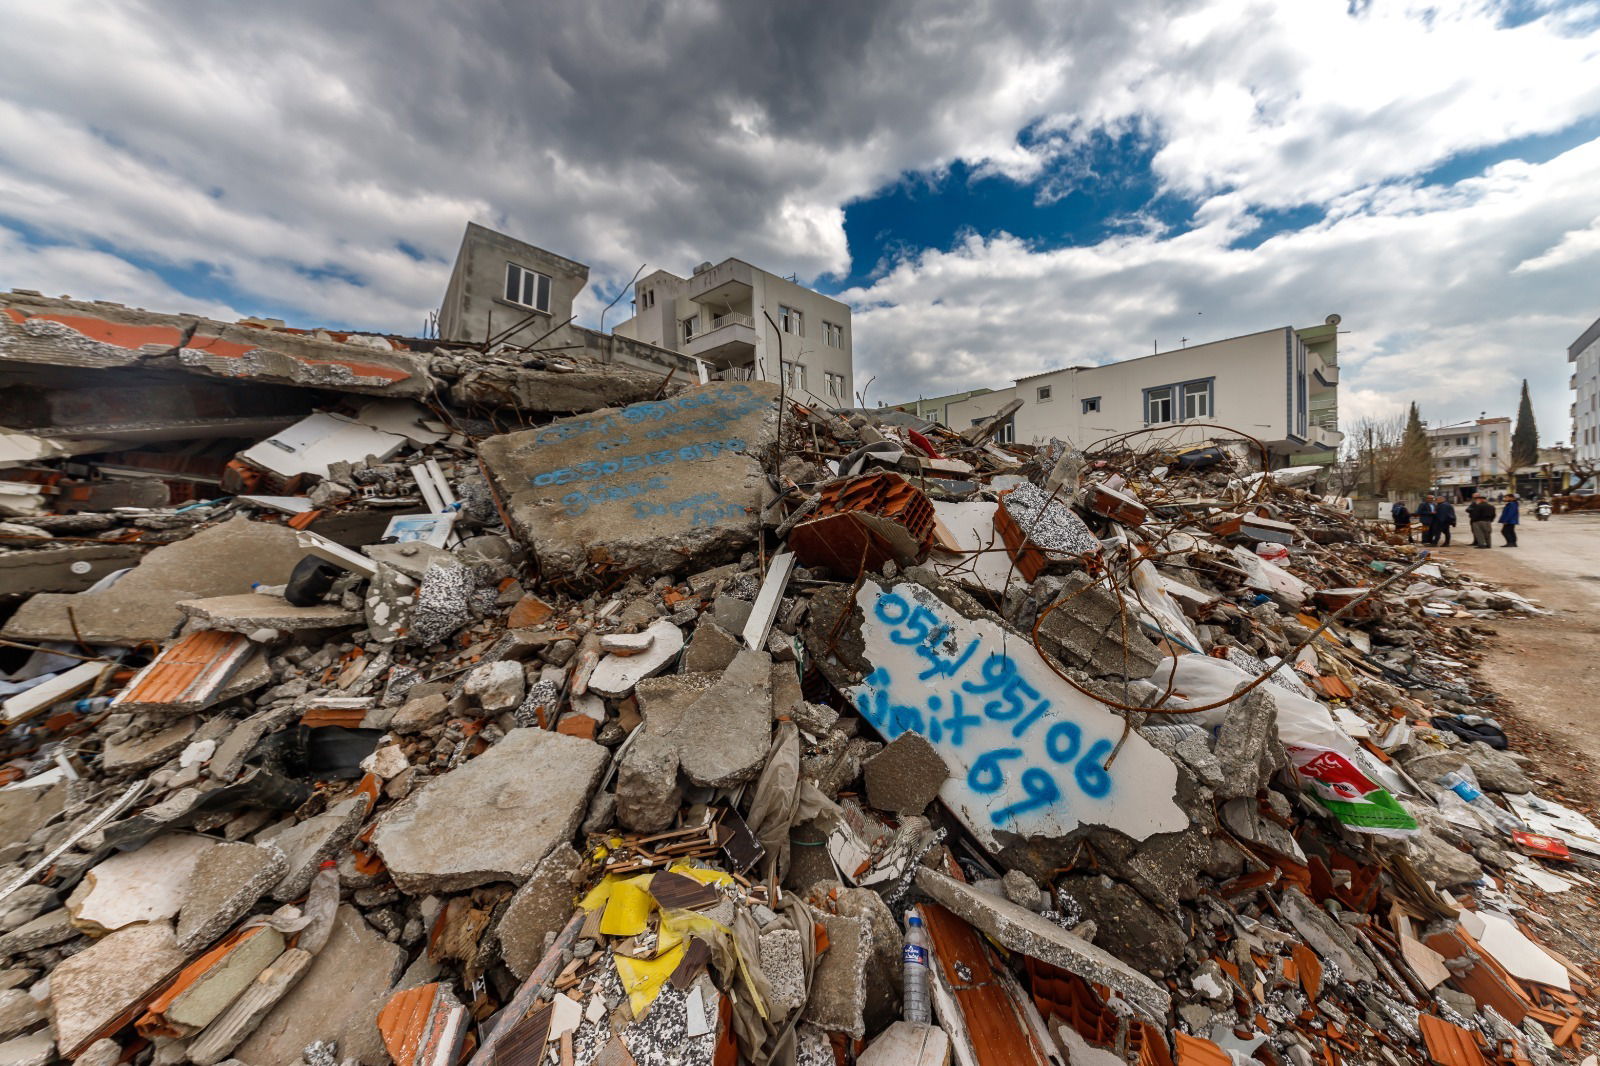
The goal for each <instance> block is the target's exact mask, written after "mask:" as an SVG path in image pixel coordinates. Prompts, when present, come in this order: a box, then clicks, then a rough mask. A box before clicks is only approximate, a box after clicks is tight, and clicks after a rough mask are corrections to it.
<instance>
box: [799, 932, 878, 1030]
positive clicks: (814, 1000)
mask: <svg viewBox="0 0 1600 1066" xmlns="http://www.w3.org/2000/svg"><path fill="white" fill-rule="evenodd" d="M816 920H817V923H818V924H819V925H821V926H822V927H823V929H825V930H826V931H827V933H828V950H827V951H825V952H823V953H822V954H821V955H820V956H819V957H818V958H817V966H816V970H815V972H813V973H812V975H811V997H810V999H808V1000H807V1001H806V1010H805V1020H806V1021H808V1022H810V1023H811V1024H813V1025H815V1026H817V1027H818V1028H820V1029H826V1030H828V1031H829V1032H832V1033H846V1034H848V1035H850V1036H852V1037H854V1038H855V1039H857V1040H860V1039H861V1038H862V1037H863V1036H865V1035H866V1030H867V1023H866V1019H865V1017H864V1015H863V1012H864V1010H865V1009H866V979H867V960H868V959H869V958H871V956H872V933H871V931H870V930H869V929H868V928H867V923H865V922H863V921H858V920H856V919H854V918H845V917H842V916H840V915H837V914H822V913H818V914H817V915H816Z"/></svg>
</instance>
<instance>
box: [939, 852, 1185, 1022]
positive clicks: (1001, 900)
mask: <svg viewBox="0 0 1600 1066" xmlns="http://www.w3.org/2000/svg"><path fill="white" fill-rule="evenodd" d="M917 887H918V888H920V889H921V890H922V891H923V892H925V893H927V894H928V895H929V896H930V897H932V899H933V900H934V901H935V902H936V903H938V904H940V905H941V906H943V907H946V908H947V909H949V910H950V911H951V912H952V913H953V914H955V916H956V917H958V918H960V919H962V920H963V921H965V922H967V923H968V924H969V925H971V926H973V928H975V929H977V930H979V931H980V932H982V933H985V934H987V935H989V936H991V937H993V938H994V939H995V940H996V941H997V942H998V943H999V944H1001V945H1002V946H1004V947H1007V948H1010V949H1011V950H1012V951H1020V952H1022V953H1023V954H1024V955H1030V956H1032V957H1033V958H1036V959H1039V960H1041V961H1043V962H1048V963H1050V964H1051V965H1054V966H1059V967H1061V968H1062V969H1063V970H1067V971H1069V972H1071V973H1075V974H1077V975H1078V976H1079V977H1082V978H1083V979H1084V980H1086V981H1088V982H1090V983H1091V984H1101V985H1105V986H1106V987H1107V988H1111V989H1113V990H1115V991H1117V992H1121V993H1122V994H1123V995H1124V996H1125V997H1127V999H1128V1001H1129V1002H1130V1003H1132V1004H1133V1005H1134V1006H1136V1007H1138V1008H1139V1009H1140V1010H1142V1011H1144V1012H1145V1014H1147V1015H1148V1016H1149V1017H1150V1018H1152V1019H1155V1020H1163V1021H1164V1019H1165V1018H1166V1016H1167V1010H1168V1008H1169V1007H1170V1006H1171V998H1172V997H1171V996H1169V995H1168V994H1167V990H1166V989H1164V988H1162V987H1161V986H1160V985H1158V984H1156V983H1155V982H1154V981H1152V980H1151V979H1150V978H1148V977H1146V976H1145V975H1144V974H1142V973H1140V972H1139V971H1138V970H1135V969H1133V968H1132V967H1131V966H1128V965H1127V964H1126V963H1124V962H1123V961H1122V960H1120V959H1118V958H1117V957H1116V956H1115V955H1112V954H1111V953H1110V952H1108V951H1105V950H1102V949H1101V948H1097V947H1095V946H1094V945H1093V944H1091V943H1089V942H1088V941H1087V940H1085V939H1083V938H1082V937H1079V936H1073V935H1072V934H1071V933H1069V932H1067V931H1066V930H1065V929H1063V928H1061V927H1060V926H1059V925H1056V924H1055V923H1054V922H1052V921H1050V920H1048V919H1046V918H1043V917H1041V916H1040V915H1037V914H1035V913H1034V912H1033V911H1030V910H1026V909H1024V908H1022V907H1019V906H1017V905H1016V904H1015V903H1012V902H1011V901H1010V900H1008V899H1006V898H1005V897H1004V896H995V895H991V894H989V893H987V892H983V891H981V890H979V889H976V888H974V887H972V886H971V885H968V884H964V883H963V882H960V881H957V880H956V879H955V878H953V877H946V876H945V875H944V874H942V873H939V872H938V871H937V870H931V869H929V868H927V867H923V868H921V869H919V870H918V871H917Z"/></svg>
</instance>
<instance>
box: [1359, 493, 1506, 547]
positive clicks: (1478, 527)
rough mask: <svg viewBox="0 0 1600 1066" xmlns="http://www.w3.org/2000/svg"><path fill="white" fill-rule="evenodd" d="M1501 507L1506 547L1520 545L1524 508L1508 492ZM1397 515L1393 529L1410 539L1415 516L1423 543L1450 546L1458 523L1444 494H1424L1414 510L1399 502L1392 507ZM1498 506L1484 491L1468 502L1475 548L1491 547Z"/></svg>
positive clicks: (1453, 509)
mask: <svg viewBox="0 0 1600 1066" xmlns="http://www.w3.org/2000/svg"><path fill="white" fill-rule="evenodd" d="M1501 502H1502V506H1501V508H1500V534H1501V536H1503V537H1505V542H1506V544H1505V546H1506V547H1508V548H1515V547H1516V546H1517V526H1518V525H1519V524H1520V523H1521V520H1522V508H1521V506H1520V504H1519V503H1518V501H1517V498H1516V497H1515V496H1512V495H1511V494H1510V493H1507V494H1506V496H1505V498H1504V499H1503V500H1502V501H1501ZM1389 510H1390V515H1391V516H1392V517H1393V518H1394V528H1395V529H1396V531H1398V532H1402V533H1404V534H1405V535H1406V539H1407V540H1408V541H1409V540H1410V539H1411V533H1412V529H1411V520H1412V519H1413V518H1415V519H1416V521H1417V524H1418V525H1420V526H1421V527H1422V543H1424V544H1429V545H1437V546H1439V547H1444V548H1448V547H1449V546H1450V531H1451V530H1452V529H1454V528H1455V525H1456V521H1457V518H1456V508H1455V504H1453V503H1451V502H1450V501H1449V500H1447V499H1446V498H1445V497H1443V496H1434V495H1431V494H1430V495H1428V496H1424V497H1423V499H1422V502H1421V503H1420V504H1418V505H1417V509H1416V511H1411V510H1410V509H1408V508H1407V507H1406V505H1405V504H1404V503H1400V502H1396V503H1395V505H1394V506H1393V507H1391V508H1390V509H1389ZM1494 522H1495V506H1494V504H1492V503H1490V502H1489V498H1488V497H1487V496H1485V495H1484V494H1483V493H1481V492H1480V493H1478V494H1476V495H1475V496H1473V497H1472V502H1471V503H1469V504H1468V505H1467V523H1468V525H1469V526H1470V528H1471V529H1472V546H1473V547H1474V548H1492V547H1494V543H1493V541H1492V539H1491V537H1492V536H1493V533H1494Z"/></svg>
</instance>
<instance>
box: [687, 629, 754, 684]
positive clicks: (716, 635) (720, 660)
mask: <svg viewBox="0 0 1600 1066" xmlns="http://www.w3.org/2000/svg"><path fill="white" fill-rule="evenodd" d="M742 647H744V645H743V644H742V643H741V642H740V640H739V638H738V637H736V636H734V635H733V634H732V633H729V632H728V631H727V630H726V629H723V628H722V627H721V626H719V625H717V623H715V622H713V621H712V620H711V619H709V618H702V619H701V620H700V622H699V624H698V625H696V626H695V627H694V636H693V637H691V638H689V648H688V650H687V651H685V652H684V653H683V669H684V671H685V672H686V673H692V674H704V673H715V672H716V671H718V670H725V669H727V667H728V664H729V663H731V662H733V657H734V656H735V655H738V654H739V649H740V648H742Z"/></svg>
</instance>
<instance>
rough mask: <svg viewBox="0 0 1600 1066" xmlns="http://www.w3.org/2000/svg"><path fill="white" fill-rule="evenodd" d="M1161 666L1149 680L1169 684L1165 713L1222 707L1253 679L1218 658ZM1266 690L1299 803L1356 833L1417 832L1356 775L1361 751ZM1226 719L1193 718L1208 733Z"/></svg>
mask: <svg viewBox="0 0 1600 1066" xmlns="http://www.w3.org/2000/svg"><path fill="white" fill-rule="evenodd" d="M1169 662H1170V663H1171V666H1170V667H1166V666H1163V667H1157V668H1156V673H1155V675H1154V676H1152V677H1151V678H1150V681H1151V683H1153V684H1155V685H1156V686H1158V687H1160V688H1162V689H1165V688H1166V687H1167V685H1168V684H1169V683H1170V684H1171V685H1172V686H1173V695H1172V696H1171V697H1170V698H1169V699H1168V700H1167V703H1166V705H1167V706H1169V707H1204V706H1205V705H1206V704H1210V703H1216V702H1217V701H1219V700H1227V699H1228V698H1229V697H1230V696H1232V695H1233V693H1234V692H1235V691H1237V690H1238V688H1239V686H1241V685H1243V684H1245V683H1247V682H1249V681H1251V680H1253V678H1252V677H1251V675H1249V674H1247V673H1245V672H1244V671H1243V670H1241V669H1239V667H1237V666H1235V665H1234V664H1233V663H1231V662H1228V661H1227V660H1226V659H1214V658H1212V657H1211V656H1208V655H1180V656H1178V657H1177V658H1176V659H1171V660H1169ZM1283 669H1285V670H1289V669H1293V667H1289V666H1285V667H1283ZM1266 688H1267V692H1268V693H1269V694H1270V695H1271V696H1272V701H1273V703H1274V704H1275V705H1276V707H1277V709H1278V738H1279V739H1280V740H1282V741H1283V747H1284V751H1285V752H1287V753H1288V756H1289V763H1290V765H1291V766H1293V767H1294V770H1295V775H1296V777H1297V778H1298V779H1299V782H1300V787H1301V790H1302V791H1304V792H1305V794H1306V795H1307V796H1309V797H1310V798H1311V799H1313V800H1314V801H1316V803H1317V804H1318V805H1319V806H1320V807H1322V809H1323V810H1325V811H1327V812H1328V813H1329V814H1331V815H1333V816H1334V817H1335V818H1337V819H1339V821H1340V823H1341V824H1343V825H1344V826H1345V827H1346V828H1348V829H1352V830H1354V831H1356V832H1358V833H1367V834H1370V835H1372V836H1384V837H1407V836H1411V835H1412V834H1414V833H1416V832H1417V820H1416V819H1415V818H1413V817H1411V814H1410V813H1409V812H1408V811H1407V810H1406V809H1405V808H1404V807H1402V806H1401V805H1400V801H1399V800H1397V799H1395V798H1394V796H1393V794H1392V793H1390V791H1389V790H1388V789H1387V788H1384V787H1383V785H1381V784H1379V783H1378V782H1377V781H1374V780H1373V779H1372V776H1371V775H1370V774H1369V773H1368V772H1367V771H1366V770H1365V769H1363V763H1364V762H1365V761H1366V760H1365V759H1364V758H1363V757H1362V752H1361V751H1360V749H1359V748H1357V747H1356V745H1355V742H1354V741H1352V740H1351V739H1350V736H1349V734H1347V733H1346V732H1345V731H1344V730H1343V729H1340V728H1339V724H1338V723H1337V722H1335V721H1334V720H1333V715H1332V714H1330V713H1329V711H1328V709H1327V708H1326V707H1324V706H1323V705H1322V704H1320V703H1318V702H1317V701H1316V700H1313V699H1307V698H1306V697H1304V696H1300V695H1296V694H1295V693H1294V692H1291V691H1289V690H1288V689H1286V688H1282V687H1279V686H1276V685H1270V684H1269V685H1268V686H1267V687H1266ZM1258 691H1259V689H1258ZM1230 704H1231V700H1230ZM1226 714H1227V707H1226V706H1223V707H1217V708H1215V709H1214V710H1211V711H1205V712H1201V714H1200V716H1199V717H1200V719H1201V721H1202V722H1204V723H1205V725H1206V726H1207V727H1208V728H1214V727H1216V726H1218V725H1220V724H1221V723H1222V719H1223V718H1224V717H1225V716H1226Z"/></svg>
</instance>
